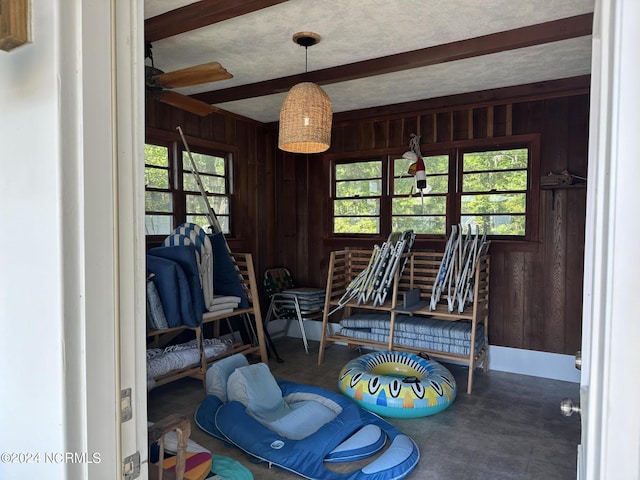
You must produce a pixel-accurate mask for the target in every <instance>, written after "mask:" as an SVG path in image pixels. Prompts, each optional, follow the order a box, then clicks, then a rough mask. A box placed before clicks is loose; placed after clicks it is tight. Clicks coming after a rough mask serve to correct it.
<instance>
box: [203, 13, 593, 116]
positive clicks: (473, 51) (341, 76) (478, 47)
mask: <svg viewBox="0 0 640 480" xmlns="http://www.w3.org/2000/svg"><path fill="white" fill-rule="evenodd" d="M592 26H593V14H592V13H587V14H584V15H577V16H574V17H568V18H563V19H560V20H554V21H551V22H546V23H540V24H537V25H531V26H528V27H522V28H516V29H514V30H507V31H504V32H498V33H492V34H489V35H484V36H481V37H475V38H470V39H467V40H461V41H458V42H452V43H447V44H443V45H436V46H433V47H427V48H423V49H419V50H412V51H410V52H405V53H398V54H395V55H389V56H386V57H380V58H373V59H371V60H363V61H361V62H355V63H350V64H347V65H340V66H337V67H331V68H325V69H322V70H315V71H312V72H308V73H301V74H297V75H291V76H288V77H281V78H276V79H272V80H265V81H263V82H258V83H252V84H247V85H240V86H237V87H231V88H226V89H221V90H212V91H209V92H203V93H199V94H196V95H193V97H194V98H197V99H198V100H202V101H204V102H207V103H210V104H216V103H224V102H230V101H234V100H242V99H246V98H254V97H261V96H264V95H272V94H276V93H282V92H286V91H288V90H289V89H290V88H291V87H292V86H293V85H295V84H297V83H300V82H303V81H304V82H314V83H317V84H319V85H328V84H331V83H338V82H346V81H349V80H355V79H358V78H365V77H370V76H374V75H381V74H385V73H391V72H398V71H402V70H407V69H412V68H420V67H426V66H429V65H436V64H440V63H446V62H452V61H455V60H462V59H465V58H472V57H479V56H482V55H489V54H492V53H498V52H504V51H508V50H516V49H519V48H525V47H531V46H534V45H542V44H545V43H550V42H557V41H560V40H567V39H570V38H578V37H583V36H587V35H591V33H592Z"/></svg>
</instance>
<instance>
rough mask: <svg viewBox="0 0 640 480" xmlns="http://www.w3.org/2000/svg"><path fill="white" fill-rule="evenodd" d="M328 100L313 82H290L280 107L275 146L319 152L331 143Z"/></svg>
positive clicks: (297, 151)
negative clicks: (276, 143)
mask: <svg viewBox="0 0 640 480" xmlns="http://www.w3.org/2000/svg"><path fill="white" fill-rule="evenodd" d="M332 116H333V110H332V107H331V100H330V99H329V96H328V95H327V94H326V93H325V91H324V90H323V89H322V88H320V87H319V86H318V85H316V84H315V83H311V82H302V83H299V84H297V85H294V86H293V87H292V88H291V90H289V93H288V94H287V96H286V98H285V99H284V102H282V108H281V109H280V134H279V139H278V146H279V147H280V149H281V150H284V151H285V152H292V153H320V152H324V151H325V150H327V149H328V148H329V145H330V144H331V120H332Z"/></svg>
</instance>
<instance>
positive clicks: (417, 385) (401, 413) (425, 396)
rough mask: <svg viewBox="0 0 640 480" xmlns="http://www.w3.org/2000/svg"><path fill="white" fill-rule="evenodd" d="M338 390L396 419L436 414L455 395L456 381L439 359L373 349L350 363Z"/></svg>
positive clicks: (344, 369)
mask: <svg viewBox="0 0 640 480" xmlns="http://www.w3.org/2000/svg"><path fill="white" fill-rule="evenodd" d="M338 388H339V390H340V391H341V392H342V393H343V394H345V395H346V396H348V397H350V398H351V399H353V400H354V401H355V402H356V403H357V404H358V405H360V406H361V407H362V408H365V409H367V410H369V411H371V412H374V413H377V414H379V415H382V416H383V417H393V418H415V417H426V416H428V415H434V414H436V413H439V412H441V411H442V410H444V409H445V408H447V407H448V406H449V405H451V403H452V402H453V401H454V400H455V398H456V393H457V386H456V380H455V378H454V377H453V375H451V372H449V370H447V369H446V368H445V367H443V366H442V365H440V364H439V363H438V362H435V361H433V360H429V359H427V358H422V357H421V356H418V355H414V354H412V353H407V352H374V353H369V354H366V355H362V356H360V357H358V358H355V359H353V360H351V361H350V362H349V363H347V364H346V365H345V366H344V368H343V369H342V371H341V372H340V378H339V380H338Z"/></svg>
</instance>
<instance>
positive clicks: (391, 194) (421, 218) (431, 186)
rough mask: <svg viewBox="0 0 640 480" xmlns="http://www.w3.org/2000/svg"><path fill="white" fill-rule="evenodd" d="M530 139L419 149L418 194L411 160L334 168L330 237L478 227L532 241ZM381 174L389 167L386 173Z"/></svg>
mask: <svg viewBox="0 0 640 480" xmlns="http://www.w3.org/2000/svg"><path fill="white" fill-rule="evenodd" d="M533 144H534V141H533V140H530V139H528V140H526V141H525V140H523V141H510V143H509V144H508V145H500V146H499V147H496V146H494V145H483V146H481V147H474V146H464V147H456V148H448V149H445V150H440V151H431V152H425V151H423V152H422V154H423V159H424V163H425V167H426V171H427V188H425V189H423V190H422V191H416V184H415V178H414V176H413V175H412V174H410V173H409V167H410V163H411V162H410V161H409V160H407V159H405V158H402V157H400V155H398V154H395V155H393V154H391V155H387V156H384V157H381V158H380V159H377V160H359V161H354V160H350V161H344V160H339V159H336V160H335V161H334V162H333V165H334V177H333V178H334V181H333V187H334V191H333V193H334V195H333V199H332V202H333V234H336V235H359V234H369V235H380V236H383V237H384V236H387V235H388V234H389V233H390V232H392V231H403V230H410V229H411V230H413V231H414V232H415V233H416V234H418V235H421V236H424V237H428V236H430V235H431V236H442V235H447V234H448V233H449V232H450V231H451V226H452V225H458V224H462V225H463V228H464V229H465V230H466V227H467V226H469V225H477V226H479V227H480V229H481V231H486V232H487V235H491V236H492V237H494V238H505V239H517V240H531V239H533V237H534V236H535V235H536V234H535V233H534V232H533V231H532V227H531V225H533V224H534V222H533V219H532V218H531V217H532V215H533V212H535V211H537V209H534V208H533V206H534V205H535V202H536V201H537V197H535V198H534V195H533V189H532V187H531V184H532V182H531V178H532V167H533V165H534V161H533V158H532V152H534V151H537V147H536V148H534V145H533ZM385 172H389V173H388V175H387V173H385Z"/></svg>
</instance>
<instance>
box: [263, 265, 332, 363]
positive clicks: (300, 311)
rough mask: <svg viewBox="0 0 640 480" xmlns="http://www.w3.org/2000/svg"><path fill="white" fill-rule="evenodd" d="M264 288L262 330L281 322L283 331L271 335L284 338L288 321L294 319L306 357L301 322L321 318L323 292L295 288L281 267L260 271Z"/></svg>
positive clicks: (304, 335) (289, 274) (306, 345)
mask: <svg viewBox="0 0 640 480" xmlns="http://www.w3.org/2000/svg"><path fill="white" fill-rule="evenodd" d="M264 287H265V290H266V292H267V296H268V297H269V299H270V303H269V310H268V311H267V315H266V317H265V328H268V325H269V322H272V321H277V320H283V321H284V322H283V323H284V327H283V329H282V330H279V331H276V332H274V333H276V334H278V333H280V334H283V335H286V333H287V331H288V329H289V325H290V324H291V320H297V321H298V324H299V325H300V333H301V334H302V342H303V343H304V349H305V351H306V352H307V354H309V343H308V342H307V334H306V332H305V329H304V320H311V319H316V318H320V317H321V315H322V310H323V308H324V296H325V291H324V290H323V289H321V288H309V287H297V288H296V286H295V283H294V281H293V277H292V276H291V273H290V272H289V270H287V269H286V268H284V267H279V268H271V269H268V270H266V271H265V272H264Z"/></svg>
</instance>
